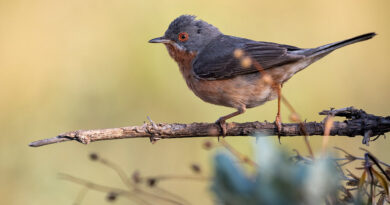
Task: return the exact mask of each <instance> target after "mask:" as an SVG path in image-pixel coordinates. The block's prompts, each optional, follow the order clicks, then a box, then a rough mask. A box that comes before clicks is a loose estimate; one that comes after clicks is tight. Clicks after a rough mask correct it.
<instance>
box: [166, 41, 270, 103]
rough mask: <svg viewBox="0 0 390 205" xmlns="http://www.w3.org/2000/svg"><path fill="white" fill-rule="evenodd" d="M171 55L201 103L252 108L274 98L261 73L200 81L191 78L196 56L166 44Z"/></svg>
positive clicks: (193, 77)
mask: <svg viewBox="0 0 390 205" xmlns="http://www.w3.org/2000/svg"><path fill="white" fill-rule="evenodd" d="M166 46H167V49H168V52H169V54H170V56H171V57H172V58H173V59H174V60H175V61H176V62H177V63H178V65H179V68H180V71H181V73H182V75H183V77H184V79H185V81H186V83H187V86H188V87H189V88H190V89H191V90H192V91H193V92H194V93H195V95H197V96H198V97H199V98H201V99H202V100H204V101H206V102H209V103H212V104H216V105H222V106H227V107H234V108H240V107H242V105H245V106H246V107H247V108H251V107H255V106H258V105H261V104H263V103H265V102H266V101H269V100H272V99H275V98H276V97H277V93H276V92H275V91H274V90H273V89H272V88H271V87H270V86H269V85H268V84H266V83H265V82H263V81H262V79H261V77H260V73H253V74H248V75H240V76H236V77H233V78H229V79H222V80H202V79H198V78H196V77H195V76H194V73H193V72H192V61H193V59H194V58H195V57H196V53H193V52H185V51H181V50H179V49H176V48H175V47H174V46H172V45H170V44H166Z"/></svg>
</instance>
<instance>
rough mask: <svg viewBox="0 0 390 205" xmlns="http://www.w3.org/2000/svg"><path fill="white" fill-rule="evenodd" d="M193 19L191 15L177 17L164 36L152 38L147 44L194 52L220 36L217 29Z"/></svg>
mask: <svg viewBox="0 0 390 205" xmlns="http://www.w3.org/2000/svg"><path fill="white" fill-rule="evenodd" d="M195 18H196V17H195V16H191V15H182V16H179V17H178V18H176V19H175V20H174V21H172V23H171V24H170V25H169V27H168V29H167V31H166V32H165V34H164V36H162V37H158V38H154V39H152V40H150V41H149V43H164V44H172V45H174V46H175V47H176V48H178V49H180V50H185V51H192V52H194V51H195V52H196V51H199V50H200V49H202V48H203V47H204V46H206V45H207V44H208V43H209V42H210V41H211V40H212V39H213V38H215V37H217V36H219V35H221V32H220V31H219V30H218V28H216V27H214V26H213V25H211V24H208V23H207V22H205V21H202V20H196V19H195Z"/></svg>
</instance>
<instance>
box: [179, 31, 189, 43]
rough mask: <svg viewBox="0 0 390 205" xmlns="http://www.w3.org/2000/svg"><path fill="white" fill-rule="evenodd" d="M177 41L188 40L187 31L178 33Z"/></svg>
mask: <svg viewBox="0 0 390 205" xmlns="http://www.w3.org/2000/svg"><path fill="white" fill-rule="evenodd" d="M178 38H179V41H181V42H186V41H187V40H188V33H187V32H181V33H179V36H178Z"/></svg>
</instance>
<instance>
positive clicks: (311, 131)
mask: <svg viewBox="0 0 390 205" xmlns="http://www.w3.org/2000/svg"><path fill="white" fill-rule="evenodd" d="M319 114H320V115H327V116H341V117H345V118H346V120H345V121H342V122H341V121H334V122H333V126H332V129H331V130H330V132H329V135H330V136H336V135H338V136H349V137H355V136H358V135H360V136H363V143H364V144H367V143H368V142H369V141H370V139H371V137H374V136H380V135H384V134H385V133H386V132H389V131H390V116H387V117H380V116H375V115H372V114H367V113H366V112H365V111H363V110H358V109H355V108H353V107H347V108H342V109H331V110H324V111H322V112H320V113H319ZM150 121H151V120H150ZM304 126H305V129H306V132H307V134H308V135H323V134H324V130H325V123H324V122H305V123H304ZM277 134H278V129H277V127H276V125H275V123H269V122H257V121H256V122H245V123H236V122H231V123H228V124H227V136H258V135H261V136H273V135H277ZM219 135H220V128H219V126H218V125H216V124H215V123H191V124H180V123H172V124H166V123H154V122H153V121H151V123H145V124H143V125H142V126H129V127H120V128H108V129H96V130H77V131H71V132H66V133H63V134H60V135H58V136H56V137H54V138H48V139H43V140H38V141H35V142H32V143H30V144H29V145H30V146H31V147H39V146H43V145H48V144H53V143H58V142H66V141H72V140H75V141H78V142H80V143H83V144H89V143H90V142H95V141H101V140H114V139H124V138H149V139H150V141H151V142H155V141H157V140H159V139H171V138H192V137H211V136H215V137H217V136H219ZM301 135H302V132H301V127H300V124H299V123H286V124H283V127H282V130H281V133H280V136H284V137H286V136H301Z"/></svg>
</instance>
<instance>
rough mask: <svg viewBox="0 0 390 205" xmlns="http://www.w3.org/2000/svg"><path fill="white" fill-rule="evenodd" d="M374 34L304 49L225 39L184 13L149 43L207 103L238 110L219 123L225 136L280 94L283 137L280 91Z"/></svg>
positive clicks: (222, 35) (226, 37) (214, 30)
mask: <svg viewBox="0 0 390 205" xmlns="http://www.w3.org/2000/svg"><path fill="white" fill-rule="evenodd" d="M375 35H376V34H375V33H367V34H363V35H360V36H357V37H354V38H351V39H347V40H344V41H339V42H335V43H331V44H327V45H324V46H320V47H317V48H309V49H302V48H298V47H295V46H289V45H283V44H277V43H270V42H262V41H254V40H250V39H245V38H240V37H235V36H229V35H225V34H223V33H221V32H220V31H219V30H218V28H217V27H215V26H213V25H211V24H208V23H207V22H205V21H202V20H197V19H196V17H195V16H190V15H182V16H180V17H178V18H176V19H175V20H174V21H173V22H171V24H170V25H169V27H168V29H167V31H166V32H165V34H164V36H162V37H158V38H154V39H152V40H150V41H149V43H163V44H165V46H166V47H167V49H168V52H169V54H170V56H171V57H172V58H173V59H174V60H175V61H176V62H177V63H178V65H179V68H180V71H181V73H182V75H183V77H184V79H185V81H186V83H187V86H188V87H189V88H190V89H191V90H192V91H193V92H194V93H195V95H197V96H198V97H199V98H201V99H202V100H204V101H205V102H208V103H212V104H216V105H222V106H227V107H232V108H235V109H237V111H236V112H234V113H231V114H229V115H226V116H222V117H220V118H219V119H218V120H217V122H216V123H217V124H218V125H219V126H220V127H221V130H222V135H223V136H225V135H226V120H227V119H229V118H232V117H234V116H237V115H239V114H242V113H244V112H245V110H246V109H247V108H252V107H256V106H259V105H262V104H264V103H265V102H267V101H270V100H274V99H276V98H278V96H279V98H278V113H277V116H276V120H275V123H276V125H277V127H278V131H279V133H280V131H281V119H280V90H281V86H282V85H283V83H285V82H286V81H287V80H288V79H290V78H291V77H292V76H293V75H294V74H295V73H297V72H299V71H301V70H302V69H304V68H306V67H307V66H309V65H310V64H312V63H314V62H315V61H317V60H319V59H321V58H322V57H324V56H326V55H327V54H329V53H331V52H332V51H334V50H336V49H338V48H341V47H344V46H346V45H350V44H353V43H356V42H360V41H364V40H368V39H370V38H372V37H373V36H375ZM234 53H236V56H235V55H234ZM242 55H244V56H246V57H247V58H246V59H245V60H246V61H244V60H243V59H242ZM252 61H253V62H252ZM256 65H258V66H256ZM259 67H260V68H259ZM262 69H264V72H261V70H262ZM269 77H271V81H272V83H270V78H269ZM275 85H276V86H275ZM275 87H276V88H275Z"/></svg>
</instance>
